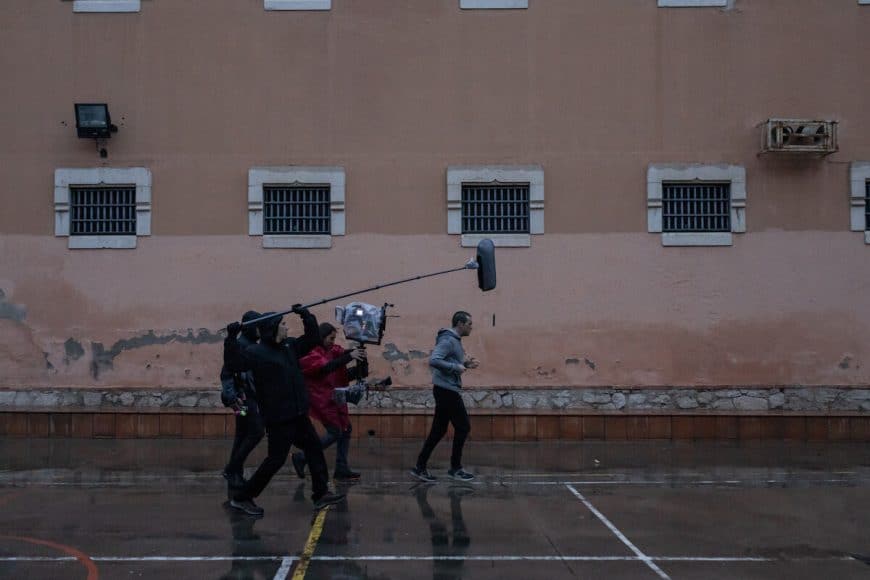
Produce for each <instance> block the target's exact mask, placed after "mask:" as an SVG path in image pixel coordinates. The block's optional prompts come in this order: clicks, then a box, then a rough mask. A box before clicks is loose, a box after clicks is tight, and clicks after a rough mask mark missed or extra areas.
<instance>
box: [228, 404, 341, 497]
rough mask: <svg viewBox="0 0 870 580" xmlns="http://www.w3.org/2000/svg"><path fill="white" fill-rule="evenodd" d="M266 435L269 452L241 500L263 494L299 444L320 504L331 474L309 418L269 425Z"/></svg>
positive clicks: (249, 481) (312, 495) (299, 417)
mask: <svg viewBox="0 0 870 580" xmlns="http://www.w3.org/2000/svg"><path fill="white" fill-rule="evenodd" d="M266 436H267V437H268V440H269V453H268V455H267V456H266V459H264V460H263V463H261V464H260V467H258V468H257V471H256V472H255V473H254V475H253V476H252V477H251V479H249V480H248V482H247V484H246V485H245V487H244V488H243V489H242V492H241V493H240V494H239V497H238V499H244V498H253V497H257V496H259V495H260V494H261V493H262V492H263V490H264V489H265V488H266V486H267V485H268V484H269V481H270V480H271V479H272V476H274V475H275V474H276V473H278V470H279V469H281V467H282V466H283V465H284V463H285V462H286V461H287V455H289V454H290V446H291V445H295V446H296V447H298V448H300V449H302V451H304V452H305V457H306V459H307V460H308V466H309V469H310V470H311V485H312V489H313V491H312V493H311V498H312V499H313V500H315V501H317V500H318V499H319V498H320V496H322V495H323V494H325V493H326V492H327V491H328V489H329V488H328V487H327V486H328V484H329V471H328V470H327V468H326V459H325V458H324V457H323V448H322V447H321V446H320V437H319V436H318V435H317V431H315V430H314V425H312V424H311V420H310V419H309V418H308V415H300V416H298V417H296V418H294V419H291V420H290V421H283V422H281V423H276V424H274V425H266Z"/></svg>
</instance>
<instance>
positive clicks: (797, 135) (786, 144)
mask: <svg viewBox="0 0 870 580" xmlns="http://www.w3.org/2000/svg"><path fill="white" fill-rule="evenodd" d="M835 151H837V122H836V121H818V120H812V119H768V120H767V121H765V122H764V123H762V124H761V152H762V153H812V154H816V155H829V154H831V153H834V152H835Z"/></svg>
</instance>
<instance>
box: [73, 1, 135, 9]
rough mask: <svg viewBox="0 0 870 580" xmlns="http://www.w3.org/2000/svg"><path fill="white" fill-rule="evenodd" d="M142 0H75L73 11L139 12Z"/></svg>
mask: <svg viewBox="0 0 870 580" xmlns="http://www.w3.org/2000/svg"><path fill="white" fill-rule="evenodd" d="M140 4H141V2H140V0H75V2H73V12H139V10H140Z"/></svg>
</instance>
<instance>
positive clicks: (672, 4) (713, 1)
mask: <svg viewBox="0 0 870 580" xmlns="http://www.w3.org/2000/svg"><path fill="white" fill-rule="evenodd" d="M658 5H659V8H696V7H700V6H719V7H722V8H724V7H726V6H728V0H659V4H658Z"/></svg>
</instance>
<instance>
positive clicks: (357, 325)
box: [332, 302, 393, 405]
mask: <svg viewBox="0 0 870 580" xmlns="http://www.w3.org/2000/svg"><path fill="white" fill-rule="evenodd" d="M392 306H393V305H392V304H389V303H384V305H383V306H381V307H377V306H374V305H373V304H367V303H365V302H351V303H350V304H348V305H347V306H336V308H335V319H336V320H337V321H338V322H339V323H340V324H341V328H342V330H343V331H344V337H345V338H346V339H347V340H352V341H355V342H358V343H359V344H360V347H361V348H363V349H365V345H367V344H381V340H382V339H383V338H384V331H385V330H386V328H387V308H389V307H392ZM392 384H393V379H392V378H391V377H387V378H385V379H381V380H378V381H369V380H367V379H366V378H361V379H359V380H358V381H357V382H356V383H354V384H352V385H348V386H346V387H338V388H336V389H335V390H334V391H333V395H332V396H333V399H335V402H336V403H338V404H339V405H343V404H345V403H351V404H353V405H356V404H358V403H359V402H360V401H361V400H362V397H363V395H365V396H366V397H368V392H369V391H378V390H384V389H386V388H387V387H389V386H390V385H392Z"/></svg>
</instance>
